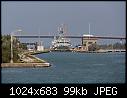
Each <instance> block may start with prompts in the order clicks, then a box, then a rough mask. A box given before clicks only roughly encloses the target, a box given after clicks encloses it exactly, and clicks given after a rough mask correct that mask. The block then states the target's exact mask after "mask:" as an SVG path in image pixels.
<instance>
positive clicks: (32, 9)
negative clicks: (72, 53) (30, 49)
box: [1, 1, 126, 46]
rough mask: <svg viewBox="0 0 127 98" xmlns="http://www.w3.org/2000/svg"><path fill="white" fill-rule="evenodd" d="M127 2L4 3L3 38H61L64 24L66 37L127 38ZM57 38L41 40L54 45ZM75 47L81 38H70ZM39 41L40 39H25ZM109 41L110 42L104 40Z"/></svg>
mask: <svg viewBox="0 0 127 98" xmlns="http://www.w3.org/2000/svg"><path fill="white" fill-rule="evenodd" d="M125 4H126V2H125V1H112V2H111V1H90V2H89V1H2V7H1V13H2V15H1V16H2V17H1V20H2V22H1V24H2V25H1V26H2V27H1V28H2V31H1V32H2V35H5V34H10V33H11V32H13V31H15V30H17V29H22V32H15V33H16V35H57V34H58V27H59V26H60V24H65V25H66V27H67V34H66V35H77V36H82V35H83V34H88V33H89V25H88V24H89V23H90V26H91V28H90V34H92V35H95V36H123V37H125V35H126V33H125V32H126V28H125V27H126V13H125V12H126V5H125ZM52 40H53V39H41V41H43V44H44V46H50V45H51V41H52ZM70 40H71V43H72V44H73V45H77V44H81V39H70ZM21 41H22V42H26V41H27V42H35V41H37V39H21ZM104 42H106V41H104Z"/></svg>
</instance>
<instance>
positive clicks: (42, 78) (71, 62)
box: [1, 52, 125, 84]
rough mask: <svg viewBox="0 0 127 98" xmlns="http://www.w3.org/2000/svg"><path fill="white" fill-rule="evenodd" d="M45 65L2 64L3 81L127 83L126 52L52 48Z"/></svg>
mask: <svg viewBox="0 0 127 98" xmlns="http://www.w3.org/2000/svg"><path fill="white" fill-rule="evenodd" d="M36 56H37V57H39V58H43V59H44V60H46V61H48V62H49V63H51V64H52V66H50V67H43V68H2V72H1V73H2V83H25V84H26V83H86V84H88V83H92V84H93V83H125V53H72V52H50V53H44V54H38V55H36Z"/></svg>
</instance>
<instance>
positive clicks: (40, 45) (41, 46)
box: [37, 42, 44, 51]
mask: <svg viewBox="0 0 127 98" xmlns="http://www.w3.org/2000/svg"><path fill="white" fill-rule="evenodd" d="M37 51H44V46H43V45H42V43H41V42H40V43H39V44H37Z"/></svg>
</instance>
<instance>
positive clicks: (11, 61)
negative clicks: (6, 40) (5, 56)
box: [10, 30, 22, 63]
mask: <svg viewBox="0 0 127 98" xmlns="http://www.w3.org/2000/svg"><path fill="white" fill-rule="evenodd" d="M20 31H22V30H16V31H13V32H11V60H10V63H13V34H14V33H15V32H20Z"/></svg>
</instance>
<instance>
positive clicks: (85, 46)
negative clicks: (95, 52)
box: [82, 34, 97, 51]
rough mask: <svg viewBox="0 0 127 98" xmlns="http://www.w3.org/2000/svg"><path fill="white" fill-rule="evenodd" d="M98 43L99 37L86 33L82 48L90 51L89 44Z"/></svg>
mask: <svg viewBox="0 0 127 98" xmlns="http://www.w3.org/2000/svg"><path fill="white" fill-rule="evenodd" d="M96 43H97V38H94V36H93V35H90V34H87V35H86V34H84V35H83V38H82V49H83V50H84V51H89V46H90V45H93V44H96Z"/></svg>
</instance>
